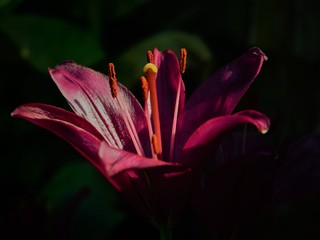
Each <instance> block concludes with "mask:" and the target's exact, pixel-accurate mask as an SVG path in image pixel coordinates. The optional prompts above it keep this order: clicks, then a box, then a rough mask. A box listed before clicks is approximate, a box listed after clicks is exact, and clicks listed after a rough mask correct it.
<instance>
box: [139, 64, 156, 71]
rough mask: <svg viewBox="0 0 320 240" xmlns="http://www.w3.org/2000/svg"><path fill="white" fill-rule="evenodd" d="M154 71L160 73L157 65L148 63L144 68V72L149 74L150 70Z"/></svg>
mask: <svg viewBox="0 0 320 240" xmlns="http://www.w3.org/2000/svg"><path fill="white" fill-rule="evenodd" d="M149 69H150V70H152V72H154V73H157V72H158V68H157V67H156V65H154V64H153V63H147V64H146V65H145V66H144V67H143V72H145V73H146V72H147V71H148V70H149Z"/></svg>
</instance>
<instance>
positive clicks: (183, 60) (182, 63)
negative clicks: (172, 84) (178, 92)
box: [179, 48, 187, 74]
mask: <svg viewBox="0 0 320 240" xmlns="http://www.w3.org/2000/svg"><path fill="white" fill-rule="evenodd" d="M179 64H180V73H181V74H183V73H184V72H185V71H186V68H187V50H186V49H185V48H181V50H180V61H179Z"/></svg>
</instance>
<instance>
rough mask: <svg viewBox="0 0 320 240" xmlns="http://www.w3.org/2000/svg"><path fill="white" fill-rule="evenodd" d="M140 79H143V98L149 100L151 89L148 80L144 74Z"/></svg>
mask: <svg viewBox="0 0 320 240" xmlns="http://www.w3.org/2000/svg"><path fill="white" fill-rule="evenodd" d="M140 81H141V88H142V96H143V100H144V101H147V100H148V91H149V86H148V81H147V79H146V78H145V77H144V76H142V77H141V78H140Z"/></svg>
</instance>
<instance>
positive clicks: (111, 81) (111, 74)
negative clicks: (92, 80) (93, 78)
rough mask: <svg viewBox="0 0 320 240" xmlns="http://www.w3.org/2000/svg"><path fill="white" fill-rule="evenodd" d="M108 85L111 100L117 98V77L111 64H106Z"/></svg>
mask: <svg viewBox="0 0 320 240" xmlns="http://www.w3.org/2000/svg"><path fill="white" fill-rule="evenodd" d="M108 73H109V84H110V89H111V95H112V97H113V98H116V97H117V77H116V71H115V69H114V65H113V63H109V64H108Z"/></svg>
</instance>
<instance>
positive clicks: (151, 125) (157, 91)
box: [12, 48, 270, 228]
mask: <svg viewBox="0 0 320 240" xmlns="http://www.w3.org/2000/svg"><path fill="white" fill-rule="evenodd" d="M148 53H149V54H148V61H149V63H148V64H147V65H146V66H145V68H144V71H145V77H142V82H143V89H144V103H143V104H142V105H143V107H142V105H141V104H140V103H139V101H138V100H137V99H136V98H135V97H134V96H133V94H132V93H131V92H130V91H129V90H128V89H127V88H125V87H124V86H123V85H121V84H120V83H117V81H116V76H115V71H114V67H113V65H112V64H110V65H109V76H106V75H103V74H101V73H98V72H96V71H94V70H92V69H89V68H86V67H84V66H80V65H78V64H76V63H74V62H70V61H69V62H64V63H62V64H60V65H58V66H57V67H56V68H55V69H49V73H50V75H51V77H52V79H53V80H54V82H55V83H56V85H57V86H58V88H59V90H60V91H61V93H62V94H63V96H64V97H65V98H66V99H67V101H68V103H69V104H70V106H71V108H72V110H73V111H74V113H73V112H70V111H67V110H64V109H61V108H58V107H55V106H51V105H46V104H42V103H28V104H24V105H21V106H19V107H18V108H16V109H15V110H14V111H13V112H12V116H13V117H19V118H24V119H26V120H28V121H30V122H32V123H34V124H36V125H38V126H40V127H43V128H46V129H48V130H50V131H52V132H53V133H55V134H56V135H58V136H60V137H61V138H63V139H64V140H65V141H67V142H68V143H70V144H71V145H72V146H73V147H74V148H75V149H76V150H78V151H79V152H80V153H81V154H82V155H83V156H84V157H85V158H86V159H87V160H89V161H90V162H91V163H92V164H93V165H94V166H95V167H96V168H97V169H98V170H99V171H100V172H101V173H102V174H103V175H104V176H105V178H106V179H107V180H108V181H109V182H110V183H111V184H112V185H113V186H114V187H115V189H116V190H117V191H118V192H119V193H120V194H121V195H122V196H123V197H124V198H126V199H127V200H128V202H129V203H131V204H132V205H133V207H134V208H135V209H136V210H137V211H138V212H140V213H141V214H142V215H143V216H145V217H146V218H147V219H149V220H151V221H152V223H154V224H155V225H156V226H158V227H160V228H161V227H168V226H171V225H172V223H173V222H174V220H175V219H176V217H177V216H178V213H179V211H180V210H181V209H182V207H183V206H184V204H185V203H186V202H187V201H188V194H190V193H192V189H193V188H194V187H196V186H197V184H198V181H199V176H200V175H201V172H202V170H203V168H204V167H205V166H206V163H207V161H208V160H209V159H210V157H212V153H213V151H214V147H215V146H217V142H218V140H219V138H220V137H221V136H222V135H223V134H225V133H226V132H228V131H230V130H231V129H232V128H234V127H235V126H238V125H239V124H247V123H250V124H253V125H254V126H256V128H257V129H258V130H259V131H260V132H262V133H265V132H267V130H268V128H269V124H270V122H269V119H268V118H267V117H266V116H265V115H263V114H262V113H259V112H257V111H254V110H245V111H241V112H238V113H235V114H232V112H233V110H234V108H235V107H236V105H237V103H238V102H239V100H240V99H241V98H242V96H243V95H244V93H245V92H246V90H247V89H248V87H249V86H250V84H251V83H252V82H253V80H254V79H255V78H256V76H257V75H258V73H259V72H260V69H261V67H262V64H263V61H264V60H265V59H266V56H265V54H264V53H263V52H262V51H261V50H260V49H258V48H252V49H250V50H249V51H248V52H246V53H245V54H244V55H242V56H241V57H239V58H238V59H236V60H234V61H233V62H231V63H230V64H228V65H226V66H224V67H223V68H221V69H220V70H219V71H217V72H216V73H215V74H214V75H213V76H211V77H210V78H209V79H208V80H207V81H205V82H203V83H202V85H201V86H200V87H199V88H198V89H196V90H195V92H194V93H193V94H192V95H191V96H190V98H189V99H188V101H186V103H185V92H184V84H183V81H182V73H183V72H184V69H185V59H186V58H185V57H186V51H185V50H182V51H181V53H182V54H181V59H180V61H179V60H178V58H177V57H176V55H175V54H174V52H173V51H171V50H166V51H163V52H160V51H158V50H157V49H154V51H153V53H152V52H151V51H149V52H148Z"/></svg>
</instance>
